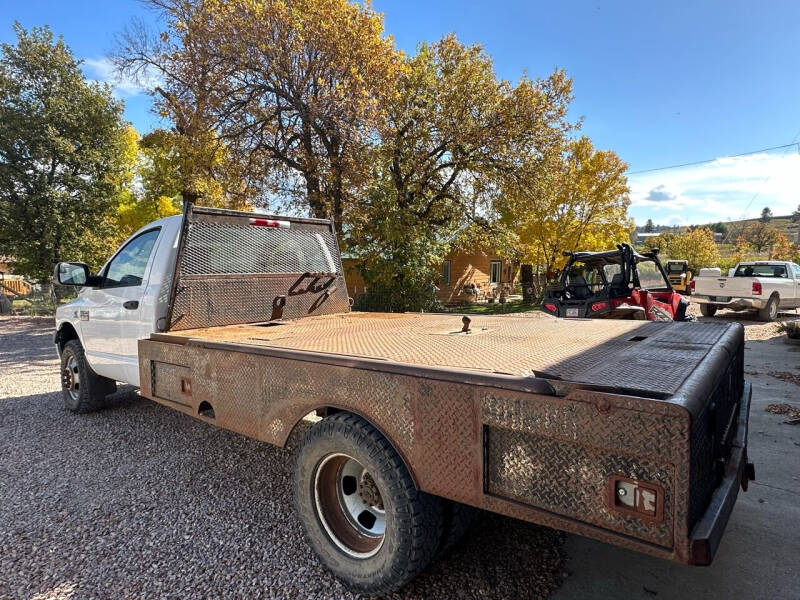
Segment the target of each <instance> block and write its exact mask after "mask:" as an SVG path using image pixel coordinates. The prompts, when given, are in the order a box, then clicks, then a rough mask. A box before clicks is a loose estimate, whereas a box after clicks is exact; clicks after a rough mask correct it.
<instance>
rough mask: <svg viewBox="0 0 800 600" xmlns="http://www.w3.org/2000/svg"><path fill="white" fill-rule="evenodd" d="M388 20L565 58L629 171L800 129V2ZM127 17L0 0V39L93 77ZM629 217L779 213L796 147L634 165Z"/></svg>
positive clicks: (575, 5) (416, 32) (481, 9)
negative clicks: (59, 42) (23, 36)
mask: <svg viewBox="0 0 800 600" xmlns="http://www.w3.org/2000/svg"><path fill="white" fill-rule="evenodd" d="M374 6H375V8H376V9H377V10H379V11H381V12H382V13H384V15H385V20H386V28H387V31H388V32H389V33H390V34H392V35H393V36H394V38H395V40H396V42H397V44H398V46H399V47H400V48H402V49H403V50H405V51H407V52H413V51H414V48H415V47H416V45H417V44H418V43H419V42H421V41H424V40H431V41H432V40H436V39H438V38H439V37H441V36H442V35H443V34H444V33H447V32H450V31H454V32H456V34H457V35H458V36H459V37H460V38H461V39H462V41H465V42H469V43H473V42H477V43H481V44H483V45H484V46H485V48H486V49H487V51H488V52H489V53H490V54H491V55H492V56H493V58H494V60H495V65H496V69H497V72H498V74H499V75H500V76H501V77H503V78H506V79H510V80H516V79H517V78H518V77H519V75H520V74H521V73H522V72H523V71H527V73H528V74H529V75H530V76H532V77H538V76H546V75H547V74H548V73H550V72H551V71H552V70H553V69H554V68H556V67H561V68H565V69H566V70H567V72H568V73H569V75H571V76H572V77H573V78H574V82H575V102H574V104H573V109H572V115H573V117H575V118H577V117H581V116H582V117H584V126H583V132H584V133H585V134H587V135H589V136H590V137H591V138H592V139H593V140H594V143H595V145H596V146H597V147H599V148H604V149H611V150H614V151H616V152H617V153H618V154H619V155H620V156H621V157H622V158H623V159H624V160H625V161H627V162H628V163H629V164H630V167H631V171H640V170H644V169H651V168H656V167H662V166H667V165H674V164H682V163H687V162H693V161H698V160H705V159H710V158H714V157H724V156H730V155H734V154H739V153H743V152H749V151H752V150H757V149H761V148H768V147H772V146H777V145H781V144H787V143H790V142H793V141H800V60H798V58H797V56H798V49H797V43H798V41H800V35H799V34H800V2H794V1H778V0H771V1H770V2H766V3H755V2H752V1H750V2H745V1H740V0H731V1H727V2H722V1H718V2H710V1H709V2H701V1H694V2H683V1H677V0H673V1H672V2H660V3H656V2H640V1H637V2H599V1H594V2H578V1H559V2H548V3H541V4H540V3H535V2H532V1H525V0H519V1H510V0H509V1H503V0H495V1H494V2H486V1H484V0H480V1H479V0H472V1H470V0H461V1H457V0H437V1H431V0H427V1H421V0H403V1H399V0H374ZM135 16H138V17H141V18H144V19H145V20H147V21H151V22H155V17H154V15H153V13H151V12H150V11H149V10H148V9H147V8H146V7H145V6H144V5H142V4H140V3H139V2H136V1H133V0H113V1H99V0H96V1H90V0H70V1H69V2H65V1H63V0H60V1H59V0H29V1H27V2H9V1H8V0H5V1H4V2H3V3H2V6H0V17H2V18H0V40H2V41H11V40H12V39H13V33H12V29H11V23H12V22H13V21H14V20H19V21H20V22H22V24H23V25H25V26H26V27H30V26H33V25H41V24H49V25H50V26H51V28H52V29H53V31H54V32H55V33H56V34H62V35H63V36H64V39H65V40H66V42H67V43H68V44H69V45H70V46H71V47H72V49H73V51H74V52H75V54H76V56H78V57H80V58H83V59H85V60H86V61H87V62H86V65H85V71H86V73H87V75H88V76H89V77H92V78H95V79H100V80H109V81H110V80H111V79H112V77H113V75H112V74H111V73H110V71H109V69H108V64H107V62H106V61H105V58H104V57H105V55H106V54H107V53H108V52H109V50H111V49H112V48H113V45H114V36H115V35H116V34H117V33H118V32H119V31H120V30H122V29H123V28H124V27H125V25H126V24H127V23H128V22H129V21H130V20H131V19H132V18H133V17H135ZM117 94H118V95H119V96H120V97H121V98H123V99H124V100H125V102H126V117H127V118H128V119H129V120H131V121H132V122H133V124H134V125H135V126H136V128H137V129H139V130H140V131H146V130H147V129H149V128H151V127H153V126H155V125H156V124H157V122H158V121H157V118H156V117H154V116H153V115H151V114H149V112H148V111H149V104H150V100H149V97H148V96H147V95H146V94H144V93H142V91H141V90H138V89H136V88H135V86H131V85H130V84H129V83H126V82H117ZM630 185H631V198H632V201H633V205H632V208H631V214H632V216H633V217H634V218H635V219H636V221H637V222H639V223H643V222H644V221H645V220H646V219H647V218H652V219H653V220H654V221H656V222H658V223H665V224H666V223H699V222H705V221H709V220H723V221H724V220H727V219H736V218H740V217H741V216H743V215H745V214H746V215H748V216H750V215H753V214H757V213H758V212H760V210H761V208H762V207H763V206H765V205H769V206H770V207H772V209H773V211H774V212H775V213H776V214H787V213H788V212H791V210H792V209H793V208H794V207H796V206H797V205H798V204H799V203H800V192H799V191H798V190H800V153H798V149H797V147H793V148H788V149H782V150H778V151H771V152H765V153H760V154H753V155H748V156H744V157H739V158H727V159H721V160H717V161H714V162H712V163H706V164H703V165H698V166H695V167H691V168H682V169H670V170H664V171H656V172H650V173H643V174H638V175H631V177H630Z"/></svg>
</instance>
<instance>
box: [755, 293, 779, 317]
mask: <svg viewBox="0 0 800 600" xmlns="http://www.w3.org/2000/svg"><path fill="white" fill-rule="evenodd" d="M758 318H759V319H760V320H762V321H774V320H775V319H777V318H778V297H777V296H772V297H771V298H770V299H769V302H767V305H766V306H765V307H764V308H762V309H759V311H758Z"/></svg>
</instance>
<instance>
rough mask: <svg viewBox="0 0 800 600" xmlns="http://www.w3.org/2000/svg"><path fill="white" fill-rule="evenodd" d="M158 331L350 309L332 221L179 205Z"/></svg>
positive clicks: (259, 320) (292, 317) (266, 320)
mask: <svg viewBox="0 0 800 600" xmlns="http://www.w3.org/2000/svg"><path fill="white" fill-rule="evenodd" d="M169 290H170V292H169V310H168V315H167V322H166V326H165V327H164V328H163V330H164V331H177V330H185V329H198V328H203V327H217V326H223V325H236V324H242V323H259V322H268V321H274V320H279V319H297V318H302V317H305V316H310V315H322V314H333V313H342V312H348V311H349V310H350V302H349V298H348V296H347V288H346V286H345V281H344V275H343V272H342V263H341V259H340V256H339V246H338V242H337V240H336V233H335V231H334V228H333V223H332V221H330V220H327V219H308V218H302V217H286V216H274V215H264V214H259V213H252V212H242V211H234V210H225V209H219V208H207V207H199V206H194V205H193V204H191V203H186V204H185V205H184V211H183V222H182V224H181V232H180V236H179V239H178V252H177V259H176V263H175V271H174V273H173V276H172V281H171V284H170V285H169Z"/></svg>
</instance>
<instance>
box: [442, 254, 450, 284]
mask: <svg viewBox="0 0 800 600" xmlns="http://www.w3.org/2000/svg"><path fill="white" fill-rule="evenodd" d="M442 283H443V284H444V285H450V261H449V260H446V261H444V262H443V263H442Z"/></svg>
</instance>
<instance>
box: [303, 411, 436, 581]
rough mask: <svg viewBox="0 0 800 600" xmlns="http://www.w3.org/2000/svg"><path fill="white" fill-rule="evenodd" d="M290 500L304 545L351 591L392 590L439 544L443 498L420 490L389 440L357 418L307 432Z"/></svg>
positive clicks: (340, 418)
mask: <svg viewBox="0 0 800 600" xmlns="http://www.w3.org/2000/svg"><path fill="white" fill-rule="evenodd" d="M294 499H295V506H296V508H297V512H298V515H299V517H300V521H301V523H302V525H303V529H304V531H305V534H306V538H307V539H308V541H309V543H310V545H311V546H312V548H313V549H314V550H315V551H316V553H317V555H318V556H319V558H320V560H321V561H322V563H323V564H324V565H325V566H326V567H327V568H328V569H329V570H331V571H332V572H333V573H334V575H336V576H337V577H338V578H339V579H341V580H342V581H343V582H344V583H345V584H346V585H347V586H348V587H349V588H350V589H352V590H353V591H357V592H362V593H368V594H386V593H390V592H392V591H395V590H397V589H399V588H400V587H402V586H403V585H404V584H406V583H407V582H409V581H410V580H411V579H413V578H414V577H415V576H417V575H418V574H419V573H420V572H422V570H424V569H425V567H427V566H428V564H429V563H430V561H431V560H432V559H433V558H434V556H435V555H436V553H437V551H438V550H439V548H440V543H441V539H442V527H443V519H444V502H443V501H442V500H441V499H440V498H437V497H436V496H431V495H429V494H426V493H424V492H420V491H418V490H417V489H416V487H415V486H414V482H413V481H412V479H411V476H410V475H409V473H408V470H407V469H406V467H405V465H404V464H403V461H402V460H401V459H400V457H399V456H398V454H397V452H396V451H395V450H394V448H392V446H391V444H389V442H388V441H387V440H386V438H384V437H383V436H382V435H381V434H380V432H378V431H377V430H376V429H375V428H374V427H372V426H371V425H370V424H369V423H367V422H366V421H364V420H363V419H361V418H359V417H357V416H355V415H351V414H346V413H339V414H335V415H332V416H330V417H327V418H325V419H323V420H322V421H321V422H320V423H318V424H317V425H315V426H314V427H313V428H312V429H311V430H309V431H308V433H307V434H306V436H305V438H304V439H303V442H302V444H301V445H300V448H299V450H298V455H297V460H296V463H295V480H294Z"/></svg>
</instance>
